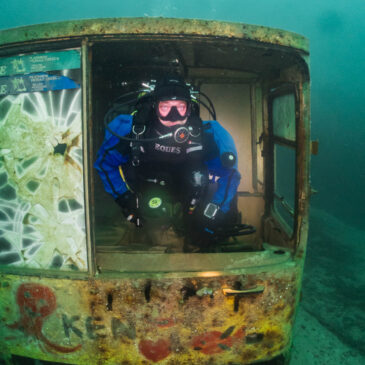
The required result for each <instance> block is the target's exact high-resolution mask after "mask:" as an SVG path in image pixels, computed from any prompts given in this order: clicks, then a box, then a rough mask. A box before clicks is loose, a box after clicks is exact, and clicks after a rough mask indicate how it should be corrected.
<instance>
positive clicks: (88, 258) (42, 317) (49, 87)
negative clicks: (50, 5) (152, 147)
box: [0, 18, 311, 365]
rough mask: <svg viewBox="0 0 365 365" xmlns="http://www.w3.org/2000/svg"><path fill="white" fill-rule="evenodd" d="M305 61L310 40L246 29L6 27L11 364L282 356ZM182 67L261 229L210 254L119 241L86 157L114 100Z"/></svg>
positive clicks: (298, 213)
mask: <svg viewBox="0 0 365 365" xmlns="http://www.w3.org/2000/svg"><path fill="white" fill-rule="evenodd" d="M308 62H309V53H308V42H307V40H306V39H305V38H304V37H302V36H300V35H297V34H293V33H290V32H286V31H281V30H277V29H270V28H265V27H261V26H252V25H244V24H239V23H225V22H218V21H198V20H185V19H163V18H161V19H160V18H152V19H150V18H136V19H134V18H126V19H123V18H122V19H95V20H82V21H67V22H60V23H55V24H42V25H35V26H27V27H21V28H16V29H10V30H3V31H1V32H0V313H1V315H0V353H1V356H2V359H3V360H2V361H3V362H4V363H10V364H11V363H14V364H19V363H24V362H22V361H25V358H27V361H31V360H29V359H39V360H42V362H44V363H47V362H57V363H67V364H151V363H160V364H199V365H201V364H249V363H253V362H266V361H271V360H273V359H274V360H275V361H279V360H280V361H281V360H282V361H285V359H287V358H288V356H287V354H288V353H289V350H290V346H291V339H292V329H293V322H294V319H295V313H296V308H297V305H298V300H299V295H300V289H301V280H302V271H303V263H304V258H305V251H306V243H307V233H308V206H309V196H310V185H309V184H310V181H309V161H310V152H311V143H310V116H309V99H310V97H309V92H310V90H309V65H308ZM172 69H173V70H176V71H178V72H179V73H180V74H181V75H182V76H183V77H184V78H185V80H186V81H187V82H189V83H191V84H192V85H194V87H195V95H196V99H197V100H198V101H199V100H202V101H201V103H200V106H203V104H205V105H206V106H207V105H208V104H209V105H210V106H209V105H208V108H204V107H201V108H200V113H201V117H202V119H205V120H207V119H209V118H211V117H210V116H209V115H208V111H209V110H210V112H211V111H212V108H213V106H214V109H215V112H216V115H217V118H218V120H219V121H220V122H221V123H222V125H223V126H224V128H226V129H227V130H228V131H229V132H230V133H231V134H232V135H233V137H234V140H235V143H236V146H237V150H238V167H239V171H240V173H241V175H242V180H241V183H240V186H239V188H238V207H239V210H240V214H241V222H242V223H244V224H247V225H252V226H254V227H255V232H251V233H252V234H250V235H245V236H237V237H233V238H229V239H228V241H226V242H224V243H222V244H217V247H216V248H215V250H214V252H207V253H193V252H183V250H182V249H181V246H179V243H178V242H177V243H176V242H169V239H166V240H165V241H161V243H160V244H157V245H156V244H155V243H154V244H152V243H151V244H148V242H147V243H146V242H128V244H126V242H127V241H126V240H127V238H125V235H123V230H122V229H121V226H122V225H121V222H122V219H121V213H120V209H119V208H118V206H117V205H116V204H115V203H114V202H113V200H112V199H111V198H110V197H109V196H107V194H106V193H105V192H104V189H103V188H102V185H101V181H100V179H99V177H98V176H97V174H96V172H95V169H94V168H93V164H94V162H95V159H96V153H97V151H98V148H99V147H100V145H101V143H102V140H103V136H104V132H105V124H104V121H103V120H104V116H105V115H106V114H107V112H108V110H110V108H111V107H113V105H114V104H112V102H113V101H115V100H118V97H119V96H120V95H125V94H127V93H129V92H135V91H136V88H137V89H138V87H140V86H141V85H142V84H145V83H148V82H150V80H153V79H156V77H158V76H159V75H161V74H164V73H165V72H167V71H171V70H172ZM136 85H139V86H138V87H137V86H136ZM203 94H205V95H207V96H209V100H210V101H209V103H208V101H206V102H205V103H204V102H203V97H202V96H203ZM120 107H121V109H123V108H126V107H127V106H126V104H123V103H122V104H121V105H120ZM207 110H208V111H207ZM122 111H123V110H122ZM124 112H125V111H124ZM27 363H28V362H27Z"/></svg>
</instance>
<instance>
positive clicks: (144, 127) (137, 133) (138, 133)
mask: <svg viewBox="0 0 365 365" xmlns="http://www.w3.org/2000/svg"><path fill="white" fill-rule="evenodd" d="M138 127H140V126H138ZM145 131H146V126H145V125H143V128H142V131H141V132H137V131H136V125H133V127H132V132H133V133H134V134H135V135H136V136H140V135H141V134H143V133H144V132H145Z"/></svg>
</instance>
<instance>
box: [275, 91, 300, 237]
mask: <svg viewBox="0 0 365 365" xmlns="http://www.w3.org/2000/svg"><path fill="white" fill-rule="evenodd" d="M272 123H273V141H274V151H273V152H274V211H275V213H276V214H277V216H279V217H280V220H281V221H282V223H283V225H284V226H285V228H286V231H287V233H288V234H290V235H291V234H292V233H293V230H294V208H295V204H294V201H295V166H296V164H295V155H296V153H295V152H296V150H295V139H296V132H295V96H294V94H293V93H290V94H285V95H280V96H277V97H275V98H274V99H273V101H272Z"/></svg>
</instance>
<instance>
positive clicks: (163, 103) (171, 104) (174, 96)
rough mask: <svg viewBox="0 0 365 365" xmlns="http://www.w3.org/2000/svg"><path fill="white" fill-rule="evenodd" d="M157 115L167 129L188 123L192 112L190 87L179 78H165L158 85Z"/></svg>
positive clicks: (156, 90)
mask: <svg viewBox="0 0 365 365" xmlns="http://www.w3.org/2000/svg"><path fill="white" fill-rule="evenodd" d="M154 97H155V110H156V115H157V117H158V119H159V121H160V122H161V124H163V125H164V126H165V127H173V126H176V125H183V124H185V123H186V121H187V119H188V117H189V115H190V110H191V99H190V90H189V87H188V86H187V85H186V84H185V82H184V80H183V79H182V78H181V77H179V76H165V77H163V78H162V79H161V80H159V81H158V82H157V83H156V87H155V91H154Z"/></svg>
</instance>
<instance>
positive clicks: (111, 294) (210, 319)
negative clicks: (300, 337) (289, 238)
mask: <svg viewBox="0 0 365 365" xmlns="http://www.w3.org/2000/svg"><path fill="white" fill-rule="evenodd" d="M300 272H301V271H300V269H299V268H298V266H296V265H295V264H294V263H292V264H291V265H277V267H275V268H272V270H265V271H261V272H260V273H256V274H247V275H239V276H234V275H226V276H213V277H197V276H196V277H190V278H179V279H177V278H174V279H169V278H165V279H158V280H155V279H143V278H135V279H126V280H123V281H121V280H117V279H110V280H107V279H96V280H89V281H85V280H72V281H70V280H67V279H47V278H36V277H21V276H10V275H8V276H7V275H3V276H1V277H0V307H1V308H2V310H1V315H0V329H1V331H0V333H1V335H0V336H1V337H0V344H1V345H0V348H1V349H2V351H3V352H4V353H13V354H18V355H21V356H28V357H33V358H39V359H44V360H50V361H61V362H65V363H74V364H101V363H102V364H116V363H118V364H119V363H123V364H150V363H161V364H228V363H242V364H243V363H249V362H251V361H257V360H264V359H268V358H271V357H273V356H275V355H277V354H280V353H281V352H283V351H284V350H285V349H288V347H289V346H290V333H291V329H292V325H293V321H294V314H295V307H296V304H297V299H298V287H299V283H300V279H301V278H300ZM260 287H262V288H260ZM227 288H231V289H232V288H233V289H235V290H236V291H238V292H239V294H234V293H233V294H232V293H230V292H228V293H226V294H232V295H224V293H223V289H227ZM243 289H246V291H247V293H241V294H240V292H241V291H242V290H243ZM243 291H244V290H243ZM25 343H26V345H25Z"/></svg>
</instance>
